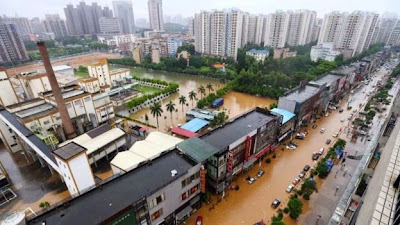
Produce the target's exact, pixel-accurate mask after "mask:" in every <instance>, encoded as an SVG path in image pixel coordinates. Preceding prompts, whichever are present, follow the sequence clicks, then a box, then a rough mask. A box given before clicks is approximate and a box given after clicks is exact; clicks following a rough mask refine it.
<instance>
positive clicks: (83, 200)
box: [28, 151, 192, 225]
mask: <svg viewBox="0 0 400 225" xmlns="http://www.w3.org/2000/svg"><path fill="white" fill-rule="evenodd" d="M190 168H192V164H191V163H190V162H189V161H188V160H186V159H184V158H183V156H181V155H180V154H179V153H178V152H177V151H170V152H168V153H166V154H164V155H162V156H160V157H158V158H157V159H155V160H153V161H151V163H147V164H143V165H141V166H140V167H138V168H137V169H135V170H132V171H130V172H127V173H125V174H123V175H121V176H120V177H116V178H115V179H113V180H111V181H109V182H107V183H105V184H103V185H102V186H101V187H97V188H95V189H93V190H91V191H89V192H86V193H85V194H83V195H80V196H79V197H76V198H74V199H72V200H70V201H69V202H68V204H63V205H60V206H58V207H56V208H54V209H52V210H49V211H47V212H46V213H44V214H42V215H40V216H38V217H36V218H34V219H32V220H30V221H29V222H28V224H32V225H41V224H42V222H43V221H45V222H46V224H57V225H64V224H65V225H70V224H100V223H101V222H102V221H104V220H106V219H107V218H109V217H111V216H113V215H115V214H116V213H118V212H120V211H121V210H123V209H124V208H126V207H127V206H129V205H132V204H133V203H135V202H138V201H140V200H142V198H144V197H146V196H149V195H151V194H153V193H155V192H156V191H157V190H159V189H160V188H162V187H164V186H166V185H168V184H170V183H172V182H174V181H176V180H177V179H179V178H180V177H181V176H183V175H185V174H186V173H187V171H188V170H189V169H190ZM172 170H176V171H177V172H178V174H177V175H175V176H171V171H172ZM83 210H84V216H82V213H83Z"/></svg>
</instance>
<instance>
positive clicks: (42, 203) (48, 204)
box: [39, 201, 50, 209]
mask: <svg viewBox="0 0 400 225" xmlns="http://www.w3.org/2000/svg"><path fill="white" fill-rule="evenodd" d="M39 207H40V208H42V209H47V208H49V207H50V203H49V202H47V201H45V202H41V203H40V204H39Z"/></svg>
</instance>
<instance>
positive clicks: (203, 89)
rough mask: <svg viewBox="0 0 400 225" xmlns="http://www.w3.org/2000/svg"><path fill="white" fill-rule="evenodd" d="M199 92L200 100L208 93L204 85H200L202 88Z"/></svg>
mask: <svg viewBox="0 0 400 225" xmlns="http://www.w3.org/2000/svg"><path fill="white" fill-rule="evenodd" d="M197 90H198V92H199V93H200V98H201V99H202V98H203V95H204V94H205V93H206V89H205V88H204V86H203V85H200V87H199V88H198V89H197Z"/></svg>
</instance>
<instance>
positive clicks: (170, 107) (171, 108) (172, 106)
mask: <svg viewBox="0 0 400 225" xmlns="http://www.w3.org/2000/svg"><path fill="white" fill-rule="evenodd" d="M167 111H168V112H170V113H171V126H172V112H173V111H175V103H173V102H172V101H169V103H168V104H167Z"/></svg>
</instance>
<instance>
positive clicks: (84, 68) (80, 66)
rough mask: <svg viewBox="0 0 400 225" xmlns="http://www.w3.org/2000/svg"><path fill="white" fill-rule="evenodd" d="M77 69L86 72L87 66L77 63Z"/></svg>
mask: <svg viewBox="0 0 400 225" xmlns="http://www.w3.org/2000/svg"><path fill="white" fill-rule="evenodd" d="M78 71H79V72H84V73H87V72H88V68H87V67H86V66H82V65H79V67H78Z"/></svg>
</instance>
